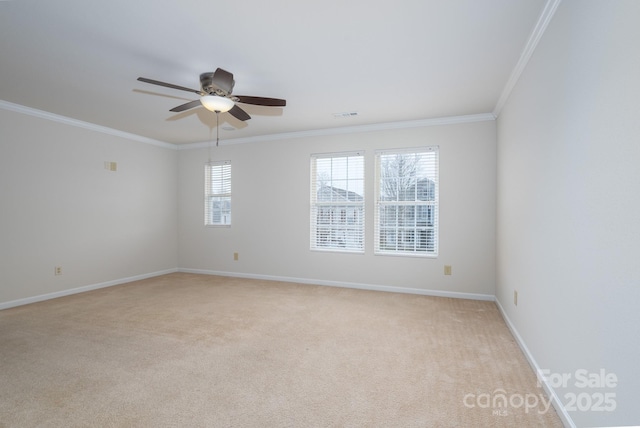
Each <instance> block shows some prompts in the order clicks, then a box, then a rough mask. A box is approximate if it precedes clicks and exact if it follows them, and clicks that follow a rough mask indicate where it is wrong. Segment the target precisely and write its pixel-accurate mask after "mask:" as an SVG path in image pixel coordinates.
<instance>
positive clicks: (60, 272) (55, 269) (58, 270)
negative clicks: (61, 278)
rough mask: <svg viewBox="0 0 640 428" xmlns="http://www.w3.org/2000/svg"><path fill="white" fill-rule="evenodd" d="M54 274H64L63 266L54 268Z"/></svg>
mask: <svg viewBox="0 0 640 428" xmlns="http://www.w3.org/2000/svg"><path fill="white" fill-rule="evenodd" d="M53 274H54V275H56V276H57V275H62V266H56V267H55V268H53Z"/></svg>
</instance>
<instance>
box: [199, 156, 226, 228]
mask: <svg viewBox="0 0 640 428" xmlns="http://www.w3.org/2000/svg"><path fill="white" fill-rule="evenodd" d="M204 224H205V226H230V225H231V161H212V162H207V163H206V164H205V167H204Z"/></svg>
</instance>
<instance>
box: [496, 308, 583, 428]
mask: <svg viewBox="0 0 640 428" xmlns="http://www.w3.org/2000/svg"><path fill="white" fill-rule="evenodd" d="M495 302H496V305H497V306H498V309H499V310H500V313H501V314H502V318H503V319H504V321H505V323H506V324H507V327H509V330H511V334H513V337H514V338H515V339H516V342H517V343H518V346H520V349H521V350H522V353H523V354H524V356H525V357H526V359H527V361H528V362H529V365H530V366H531V368H532V369H533V371H534V372H535V374H536V377H537V378H538V382H540V384H541V385H542V388H543V389H544V391H545V392H546V393H547V395H548V396H549V397H550V398H551V404H553V407H554V409H556V412H557V413H558V416H559V417H560V419H561V420H562V423H563V424H564V426H565V427H571V428H576V424H575V423H574V422H573V419H572V418H571V415H569V413H568V412H567V410H566V409H565V408H564V405H563V404H562V401H560V397H558V394H556V392H555V390H554V389H553V387H552V386H551V385H550V384H549V382H548V380H547V379H545V378H544V377H543V376H540V375H539V373H542V371H541V369H540V366H539V365H538V363H537V362H536V359H535V358H533V355H532V354H531V352H530V351H529V348H528V347H527V345H526V344H525V343H524V340H523V339H522V336H520V333H518V330H516V328H515V326H514V325H513V323H512V322H511V320H510V319H509V317H508V316H507V313H506V312H505V310H504V308H503V307H502V305H501V304H500V301H499V300H498V299H497V298H496V299H495Z"/></svg>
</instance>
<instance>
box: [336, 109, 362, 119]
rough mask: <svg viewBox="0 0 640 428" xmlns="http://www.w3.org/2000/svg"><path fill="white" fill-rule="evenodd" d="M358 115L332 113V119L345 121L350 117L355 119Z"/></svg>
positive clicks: (356, 113) (353, 112) (348, 112)
mask: <svg viewBox="0 0 640 428" xmlns="http://www.w3.org/2000/svg"><path fill="white" fill-rule="evenodd" d="M357 115H358V112H357V111H346V112H343V113H333V117H334V118H336V119H347V118H350V117H356V116H357Z"/></svg>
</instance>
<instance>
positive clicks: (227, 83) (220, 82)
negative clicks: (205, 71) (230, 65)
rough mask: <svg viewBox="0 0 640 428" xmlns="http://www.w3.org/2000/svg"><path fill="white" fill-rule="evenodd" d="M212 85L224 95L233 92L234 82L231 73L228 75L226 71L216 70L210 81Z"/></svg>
mask: <svg viewBox="0 0 640 428" xmlns="http://www.w3.org/2000/svg"><path fill="white" fill-rule="evenodd" d="M211 81H212V82H213V84H214V85H216V86H217V87H218V88H220V89H222V90H223V91H224V92H225V93H226V95H229V94H230V93H231V91H233V86H234V85H235V83H236V82H235V81H234V80H233V73H229V72H228V71H227V70H223V69H221V68H218V69H216V71H215V73H213V78H212V79H211Z"/></svg>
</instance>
